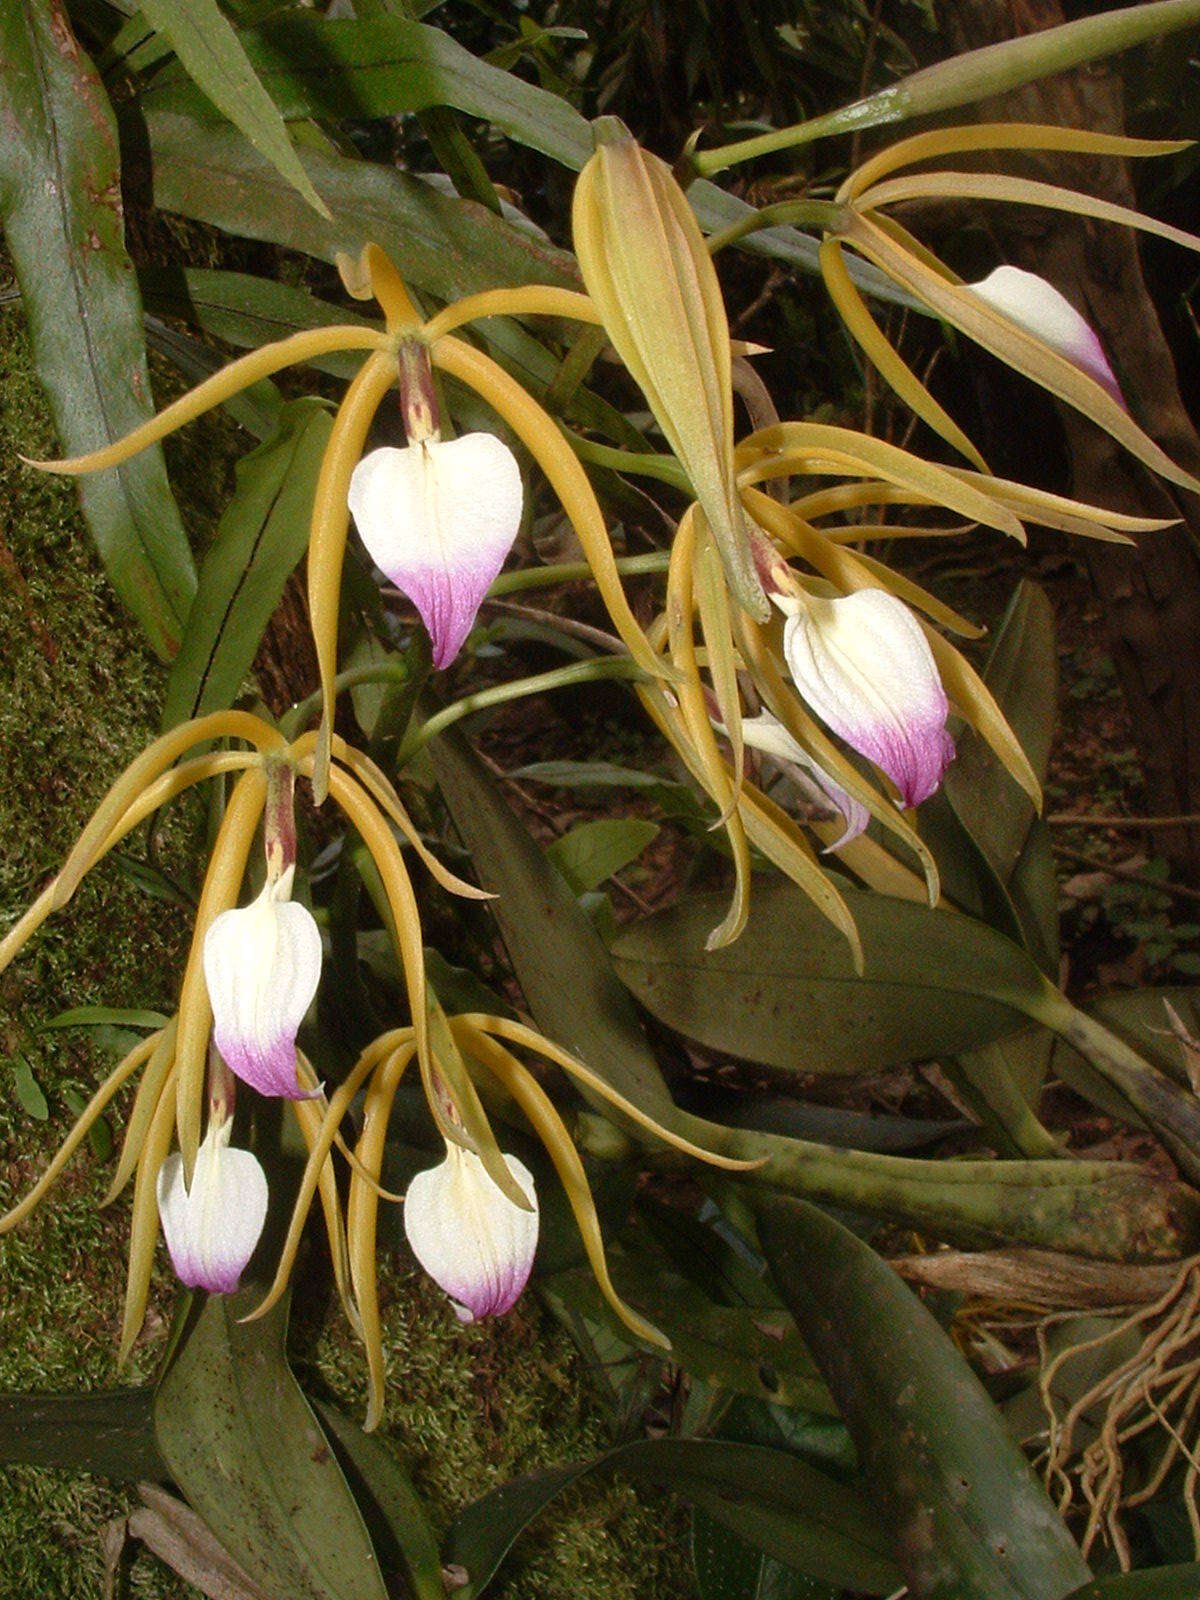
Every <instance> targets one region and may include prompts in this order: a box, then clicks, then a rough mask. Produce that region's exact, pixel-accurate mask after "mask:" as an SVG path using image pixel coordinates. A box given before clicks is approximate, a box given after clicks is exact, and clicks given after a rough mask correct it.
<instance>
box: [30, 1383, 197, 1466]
mask: <svg viewBox="0 0 1200 1600" xmlns="http://www.w3.org/2000/svg"><path fill="white" fill-rule="evenodd" d="M153 1406H154V1392H153V1390H152V1389H149V1388H146V1389H100V1390H97V1391H96V1392H95V1393H94V1394H12V1395H3V1396H0V1461H3V1462H5V1463H7V1464H8V1465H14V1464H16V1463H21V1464H22V1465H25V1466H31V1467H57V1468H60V1469H66V1470H68V1471H72V1472H94V1473H95V1474H97V1476H99V1477H103V1478H112V1479H114V1480H116V1481H117V1482H127V1483H137V1482H140V1481H141V1480H143V1479H146V1478H151V1479H161V1478H165V1477H166V1476H167V1468H166V1465H165V1463H164V1462H163V1459H162V1457H161V1456H160V1455H159V1453H158V1446H157V1445H156V1443H155V1439H154V1416H153Z"/></svg>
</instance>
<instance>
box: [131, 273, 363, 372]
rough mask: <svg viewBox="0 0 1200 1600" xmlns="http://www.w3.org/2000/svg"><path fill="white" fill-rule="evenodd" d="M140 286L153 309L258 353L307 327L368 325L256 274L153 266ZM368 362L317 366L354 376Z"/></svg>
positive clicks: (351, 354) (325, 361)
mask: <svg viewBox="0 0 1200 1600" xmlns="http://www.w3.org/2000/svg"><path fill="white" fill-rule="evenodd" d="M138 282H139V284H140V285H141V290H142V298H143V299H144V300H145V302H146V306H147V308H148V309H152V310H154V311H157V312H160V313H161V314H162V315H164V316H171V317H183V318H185V319H186V320H187V321H189V322H192V323H195V325H196V326H197V327H198V328H200V330H201V331H202V332H203V333H206V334H208V335H210V336H211V337H212V338H214V339H224V340H225V342H226V343H227V344H232V345H237V346H238V347H240V348H249V349H258V348H259V346H261V345H264V344H272V343H274V342H275V340H277V339H287V338H289V337H290V336H291V335H292V334H293V333H297V332H299V331H300V330H301V329H304V328H329V327H332V326H334V325H335V324H342V325H345V324H347V323H349V324H352V325H357V324H360V323H361V324H363V325H364V326H365V325H367V319H366V318H365V317H360V316H358V315H357V314H356V313H355V312H353V311H348V310H345V309H343V308H342V307H341V306H335V305H333V304H331V303H330V302H329V301H328V300H321V299H318V297H317V296H316V295H313V294H309V292H308V290H307V289H300V288H297V287H296V286H295V285H294V284H290V283H276V282H275V281H274V280H273V279H271V278H259V277H256V276H255V275H254V274H253V273H250V272H225V271H221V270H217V269H214V268H209V267H186V268H183V269H182V270H180V269H179V268H176V267H161V266H159V267H156V266H148V267H142V268H141V269H140V270H139V272H138ZM378 325H379V324H376V326H378ZM362 360H363V358H362V353H361V351H348V352H345V353H338V352H336V351H335V352H334V353H332V354H331V355H328V356H318V357H317V358H316V359H315V360H314V361H313V362H312V363H311V365H312V366H313V367H314V368H315V369H316V370H317V371H319V372H329V373H332V374H333V376H334V377H338V378H351V377H353V376H354V374H355V373H356V372H357V371H358V369H359V367H360V366H361V365H362Z"/></svg>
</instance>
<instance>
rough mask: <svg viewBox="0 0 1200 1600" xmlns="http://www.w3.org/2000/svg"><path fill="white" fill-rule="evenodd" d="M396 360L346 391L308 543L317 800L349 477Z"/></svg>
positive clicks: (331, 699) (386, 358) (323, 787)
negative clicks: (317, 704) (317, 722)
mask: <svg viewBox="0 0 1200 1600" xmlns="http://www.w3.org/2000/svg"><path fill="white" fill-rule="evenodd" d="M396 371H397V369H396V361H395V357H394V356H392V355H390V354H385V353H384V352H383V351H376V352H375V354H374V355H372V356H370V357H369V358H368V359H367V361H366V362H364V364H363V366H362V369H361V370H360V371H359V373H358V374H357V376H356V377H355V378H354V380H353V382H352V383H351V384H350V387H349V388H348V389H347V390H346V393H345V396H344V397H343V400H342V403H341V405H340V406H339V407H338V413H337V416H336V418H335V419H334V424H333V429H332V431H331V433H330V435H329V442H328V444H327V445H326V446H325V455H324V457H323V458H322V461H321V470H320V473H319V474H318V477H317V487H316V490H315V492H314V494H313V508H312V524H311V529H310V532H309V537H308V612H309V620H310V622H311V625H312V634H313V646H314V648H315V649H316V653H317V671H318V673H319V675H320V679H321V695H322V704H321V726H320V730H319V733H318V737H317V746H316V754H315V756H314V759H313V780H312V783H313V799H314V801H315V802H316V804H317V805H320V804H321V803H322V801H323V800H324V799H325V795H326V792H327V790H328V786H329V785H328V774H329V753H330V738H331V737H332V734H333V713H334V705H335V701H336V699H337V689H336V687H335V682H334V680H335V678H336V677H337V637H338V608H339V605H340V601H341V592H342V562H343V561H344V559H345V555H346V536H347V533H348V531H349V527H350V502H349V499H348V495H349V493H350V477H351V474H352V473H353V471H354V468H355V467H356V466H357V465H358V462H359V459H360V457H361V456H362V453H363V447H364V446H365V444H366V442H367V434H368V432H369V431H370V427H371V423H372V421H373V420H374V417H375V413H376V411H377V410H378V409H379V405H380V402H381V401H382V399H383V397H384V395H385V394H386V393H387V392H388V390H389V388H390V387H391V385H392V383H393V382H394V381H395V379H396Z"/></svg>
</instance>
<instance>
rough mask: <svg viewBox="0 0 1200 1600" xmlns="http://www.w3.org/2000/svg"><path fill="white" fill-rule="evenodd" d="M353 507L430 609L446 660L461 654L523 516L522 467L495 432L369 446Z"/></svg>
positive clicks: (373, 551)
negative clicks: (398, 445)
mask: <svg viewBox="0 0 1200 1600" xmlns="http://www.w3.org/2000/svg"><path fill="white" fill-rule="evenodd" d="M349 500H350V510H351V512H352V513H353V515H354V522H355V525H356V527H357V528H358V531H359V534H360V536H361V538H362V542H363V544H365V545H366V547H367V550H368V552H369V553H370V556H371V559H372V560H373V561H374V562H375V564H376V566H378V567H380V568H382V570H383V571H384V572H385V573H386V574H387V576H388V577H389V578H390V580H391V581H392V582H393V583H394V584H395V585H396V587H397V588H398V589H401V590H402V591H403V592H404V593H405V594H406V595H407V596H408V598H409V599H410V600H411V601H412V603H413V604H414V605H415V606H416V608H417V610H418V611H419V612H420V614H421V620H422V621H423V622H424V624H425V626H426V628H427V629H428V631H429V637H430V641H431V643H432V645H433V664H434V666H435V667H436V668H438V669H439V670H440V669H441V668H442V667H447V666H449V665H450V663H451V662H452V661H453V660H454V658H455V656H456V655H457V654H458V652H459V650H460V649H461V647H462V643H463V640H464V639H465V638H466V637H467V634H468V633H470V631H471V628H472V627H473V625H474V622H475V617H476V614H477V613H478V611H479V606H480V603H481V601H482V600H483V597H484V595H485V594H486V593H487V591H488V589H489V587H490V586H491V584H492V581H493V579H494V578H495V577H496V575H497V573H498V572H499V571H500V568H501V567H502V566H503V565H504V558H505V557H506V556H507V555H508V552H509V551H510V550H511V549H512V545H513V540H514V539H515V538H516V536H517V530H518V529H519V527H520V525H521V507H522V503H523V489H522V485H521V469H520V467H519V466H518V465H517V459H516V457H515V456H514V455H513V453H512V451H511V450H510V449H509V448H508V446H507V445H506V444H504V443H503V442H502V441H501V440H500V439H498V438H496V436H495V434H491V433H466V434H463V436H462V437H461V438H459V439H445V440H442V439H425V440H422V441H421V443H419V444H410V445H408V446H406V447H405V448H404V449H396V448H394V447H391V446H386V447H384V448H383V449H380V450H372V451H371V453H370V454H369V455H365V456H364V457H363V458H362V460H361V461H360V462H359V463H358V465H357V466H356V467H355V469H354V473H353V476H352V477H351V479H350V494H349Z"/></svg>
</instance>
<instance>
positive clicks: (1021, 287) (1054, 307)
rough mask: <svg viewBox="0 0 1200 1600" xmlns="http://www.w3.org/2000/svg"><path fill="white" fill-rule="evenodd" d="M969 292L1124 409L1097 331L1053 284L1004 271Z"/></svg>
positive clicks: (998, 270) (997, 271)
mask: <svg viewBox="0 0 1200 1600" xmlns="http://www.w3.org/2000/svg"><path fill="white" fill-rule="evenodd" d="M967 288H968V289H970V291H971V293H972V294H976V295H978V296H979V298H980V299H981V300H986V301H987V303H988V305H989V306H991V308H992V310H993V311H999V312H1000V314H1001V315H1002V316H1005V317H1007V318H1008V319H1009V321H1010V322H1015V323H1016V325H1017V327H1018V328H1023V329H1024V330H1025V332H1026V333H1031V334H1033V336H1034V337H1035V338H1037V339H1041V341H1042V342H1043V344H1048V345H1049V346H1050V348H1051V349H1052V350H1056V351H1057V352H1058V354H1059V355H1060V356H1063V357H1065V359H1066V360H1068V361H1070V362H1071V363H1073V365H1075V366H1077V367H1078V368H1079V369H1080V370H1081V371H1082V372H1086V373H1087V375H1088V377H1089V378H1094V379H1095V380H1096V382H1097V383H1098V384H1100V386H1101V387H1102V388H1104V389H1107V391H1108V393H1109V394H1110V395H1112V397H1113V399H1114V400H1115V401H1116V402H1117V404H1118V405H1121V406H1124V404H1125V397H1124V395H1123V394H1122V393H1121V387H1120V385H1119V384H1118V382H1117V380H1116V378H1115V377H1114V376H1113V370H1112V368H1111V367H1110V366H1109V364H1108V357H1107V356H1106V355H1105V354H1104V347H1103V345H1102V344H1101V343H1100V340H1099V338H1098V337H1097V335H1096V332H1095V330H1094V329H1093V328H1092V327H1091V325H1090V324H1089V323H1088V322H1087V321H1086V320H1085V319H1084V318H1083V317H1081V316H1080V314H1079V312H1078V311H1076V309H1075V307H1074V306H1073V305H1072V304H1071V302H1070V301H1069V300H1068V299H1067V297H1066V295H1064V294H1062V293H1061V292H1060V291H1059V290H1058V289H1056V288H1055V287H1054V285H1053V284H1052V283H1047V282H1046V280H1045V278H1039V277H1038V275H1037V273H1036V272H1025V271H1024V270H1023V269H1022V268H1020V267H1009V266H1004V267H997V268H996V269H995V271H994V272H990V273H989V274H988V275H987V277H986V278H982V279H981V280H980V281H979V282H978V283H969V284H967Z"/></svg>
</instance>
